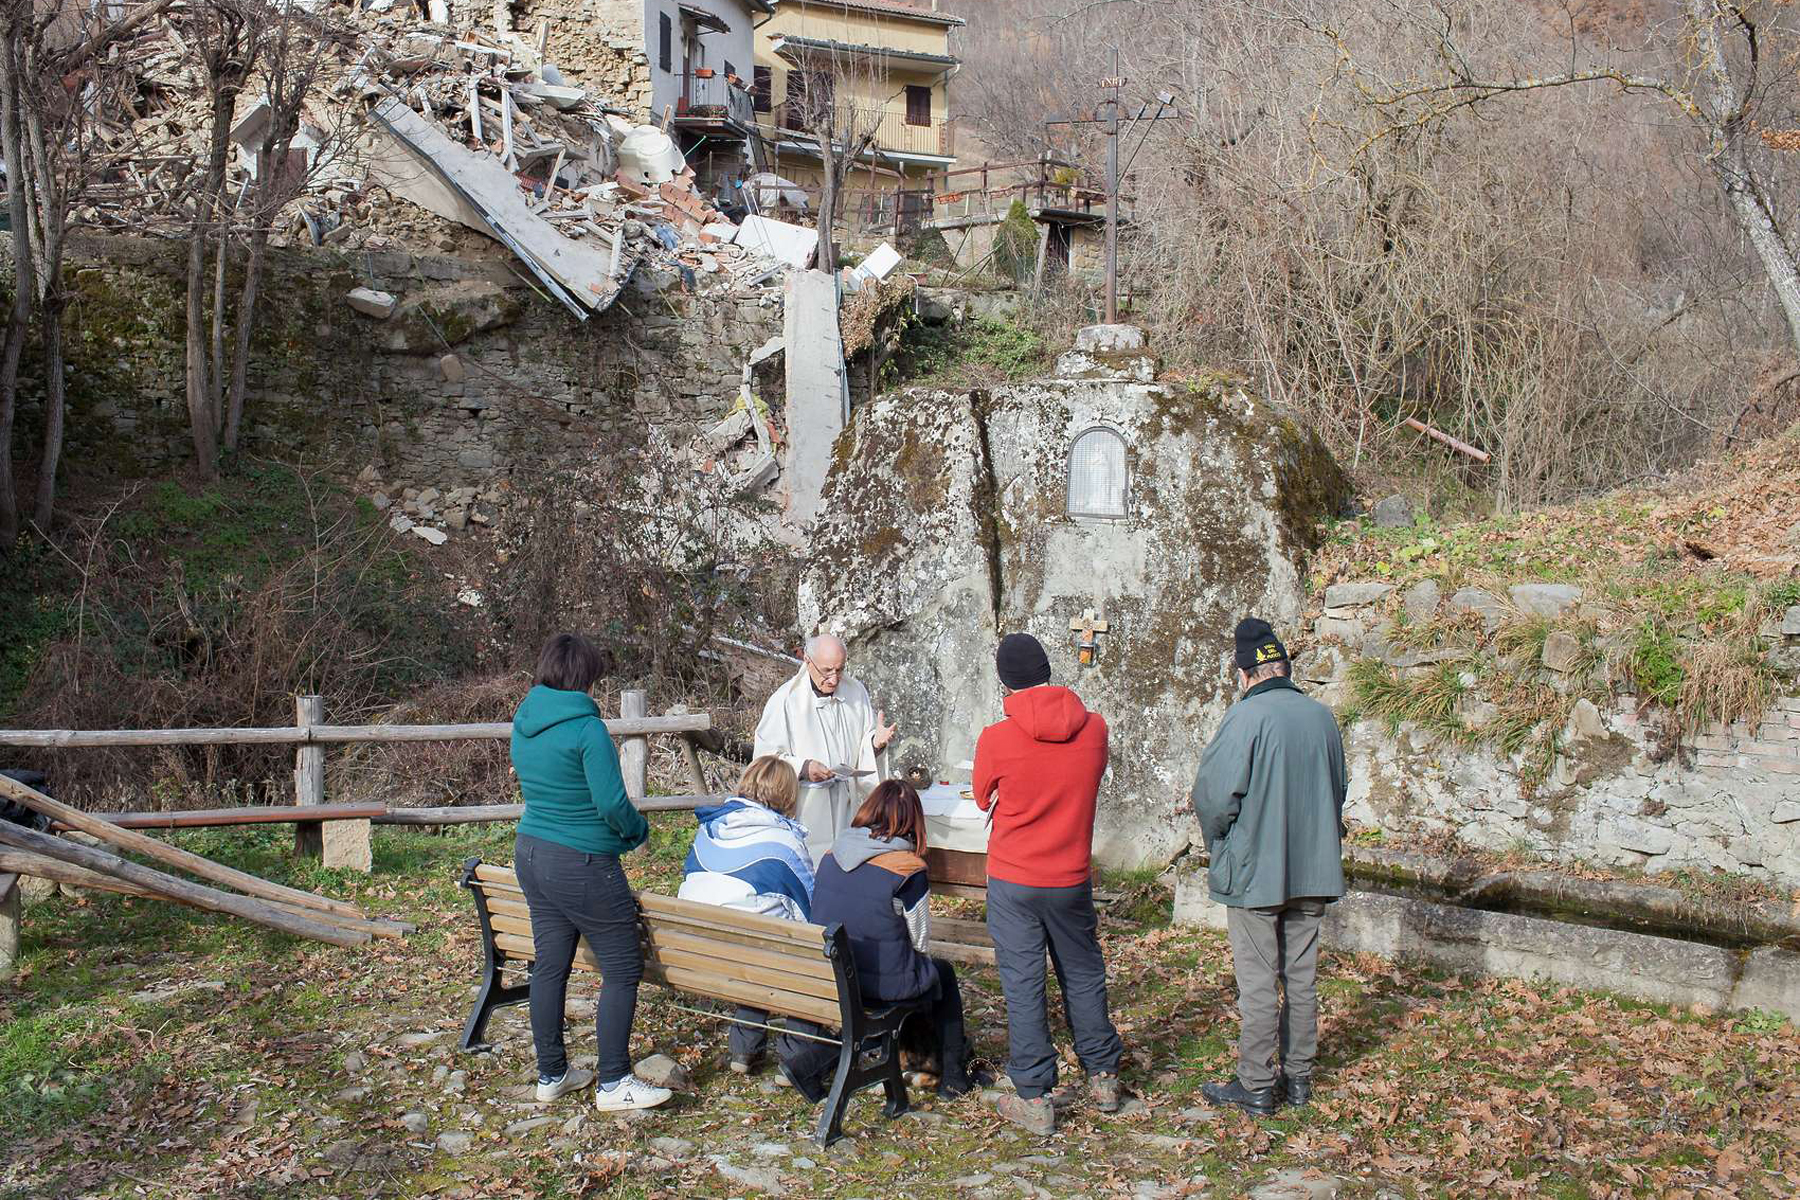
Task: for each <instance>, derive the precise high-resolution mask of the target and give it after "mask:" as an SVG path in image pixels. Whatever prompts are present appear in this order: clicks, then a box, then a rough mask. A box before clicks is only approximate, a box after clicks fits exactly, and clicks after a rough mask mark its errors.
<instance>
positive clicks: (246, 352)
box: [225, 221, 269, 454]
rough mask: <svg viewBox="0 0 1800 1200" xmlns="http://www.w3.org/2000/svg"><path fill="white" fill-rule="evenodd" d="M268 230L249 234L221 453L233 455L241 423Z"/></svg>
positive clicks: (260, 224)
mask: <svg viewBox="0 0 1800 1200" xmlns="http://www.w3.org/2000/svg"><path fill="white" fill-rule="evenodd" d="M268 244H269V232H268V229H267V228H266V227H265V226H264V225H263V224H262V223H261V222H260V221H259V222H258V224H257V227H256V228H255V229H254V230H252V231H251V234H250V253H249V256H248V259H247V261H245V263H244V290H243V291H242V292H241V293H239V295H238V309H237V330H236V332H237V345H236V346H235V347H234V349H233V351H232V358H231V391H230V395H229V398H228V400H227V403H226V409H225V450H226V452H227V453H232V454H235V453H236V452H237V448H238V430H239V428H240V426H241V425H242V424H243V420H244V392H245V391H246V389H247V387H248V384H249V375H250V334H251V331H252V330H253V329H255V327H256V294H257V288H258V287H259V286H260V285H261V283H262V271H263V259H264V258H265V257H266V256H267V249H268Z"/></svg>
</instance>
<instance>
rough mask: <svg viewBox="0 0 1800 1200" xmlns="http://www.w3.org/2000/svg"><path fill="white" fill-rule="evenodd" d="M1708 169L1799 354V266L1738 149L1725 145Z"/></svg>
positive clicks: (1742, 154) (1740, 149)
mask: <svg viewBox="0 0 1800 1200" xmlns="http://www.w3.org/2000/svg"><path fill="white" fill-rule="evenodd" d="M1712 169H1713V175H1714V177H1715V178H1717V179H1718V181H1719V186H1720V187H1722V188H1724V189H1725V198H1726V199H1727V200H1729V201H1731V211H1732V214H1733V215H1734V216H1736V217H1737V222H1738V226H1739V227H1740V228H1741V229H1743V231H1744V236H1745V237H1747V238H1749V239H1750V245H1751V246H1752V247H1754V248H1755V250H1756V256H1757V258H1758V259H1759V260H1760V261H1761V263H1762V268H1763V274H1764V276H1766V277H1767V278H1768V281H1769V286H1770V287H1772V288H1774V289H1775V298H1776V299H1777V300H1779V301H1780V302H1781V311H1782V315H1783V316H1785V317H1786V318H1787V325H1788V337H1789V338H1790V339H1791V340H1792V341H1793V344H1794V350H1795V352H1796V353H1800V263H1796V262H1795V260H1794V252H1793V251H1792V250H1791V249H1790V248H1789V247H1788V244H1787V242H1786V240H1785V239H1783V238H1782V236H1781V229H1780V227H1778V226H1777V225H1776V224H1775V218H1774V216H1773V214H1771V213H1770V212H1769V209H1768V207H1767V205H1766V204H1765V203H1764V202H1763V198H1762V195H1761V193H1760V192H1758V191H1757V189H1756V186H1755V184H1754V182H1753V181H1752V180H1751V178H1750V168H1749V164H1748V163H1746V162H1745V161H1744V153H1743V150H1742V148H1741V147H1739V146H1737V145H1736V144H1734V143H1728V144H1727V145H1726V146H1725V147H1724V149H1722V150H1720V151H1719V152H1718V154H1716V155H1715V156H1714V158H1713V160H1712Z"/></svg>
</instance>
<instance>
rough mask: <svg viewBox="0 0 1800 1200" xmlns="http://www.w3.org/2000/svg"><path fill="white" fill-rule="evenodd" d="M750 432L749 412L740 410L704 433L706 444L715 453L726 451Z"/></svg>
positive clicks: (743, 409)
mask: <svg viewBox="0 0 1800 1200" xmlns="http://www.w3.org/2000/svg"><path fill="white" fill-rule="evenodd" d="M749 432H750V410H749V409H748V408H740V409H738V410H737V411H736V412H734V413H732V414H731V415H730V416H729V417H726V418H725V419H724V420H723V421H720V422H719V423H718V424H717V425H714V426H713V427H712V428H711V429H709V430H707V431H706V444H707V445H708V446H711V447H712V448H713V450H714V451H715V452H717V451H723V450H728V449H730V448H731V447H733V446H735V445H737V444H738V442H740V441H742V440H743V437H744V435H745V434H747V433H749Z"/></svg>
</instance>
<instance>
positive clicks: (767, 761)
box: [737, 754, 800, 817]
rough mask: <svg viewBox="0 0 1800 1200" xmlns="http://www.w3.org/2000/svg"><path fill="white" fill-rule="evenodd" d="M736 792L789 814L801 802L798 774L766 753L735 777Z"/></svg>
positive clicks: (787, 815) (790, 814)
mask: <svg viewBox="0 0 1800 1200" xmlns="http://www.w3.org/2000/svg"><path fill="white" fill-rule="evenodd" d="M737 794H738V795H740V796H742V797H743V798H744V799H746V800H754V801H756V802H757V803H758V804H761V805H763V806H764V807H765V808H768V809H769V810H771V811H773V812H778V813H780V814H781V815H782V816H784V817H791V816H793V815H794V809H795V808H796V807H797V806H798V805H799V803H800V777H799V776H798V775H795V774H794V768H792V767H790V766H788V765H787V764H786V763H785V762H782V761H781V760H780V759H779V758H777V757H775V756H774V755H773V754H765V755H763V756H762V757H761V758H759V759H757V760H756V761H755V762H753V763H751V764H750V765H749V766H747V767H745V768H744V773H743V775H741V776H740V777H739V778H738V785H737Z"/></svg>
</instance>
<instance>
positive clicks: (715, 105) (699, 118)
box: [675, 73, 756, 130]
mask: <svg viewBox="0 0 1800 1200" xmlns="http://www.w3.org/2000/svg"><path fill="white" fill-rule="evenodd" d="M675 119H676V120H677V121H684V122H687V123H690V124H692V123H696V122H701V123H706V122H715V121H716V122H725V123H729V124H732V125H736V126H738V127H739V128H741V129H745V130H749V129H753V128H754V127H755V126H756V106H755V103H754V101H752V100H751V98H750V93H749V92H748V91H747V90H745V89H744V88H743V87H742V86H741V85H739V84H735V83H732V82H731V81H730V80H728V79H726V78H725V76H723V75H720V74H716V73H715V74H708V75H698V74H692V75H684V76H683V77H682V80H681V98H680V99H679V100H678V101H676V104H675Z"/></svg>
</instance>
